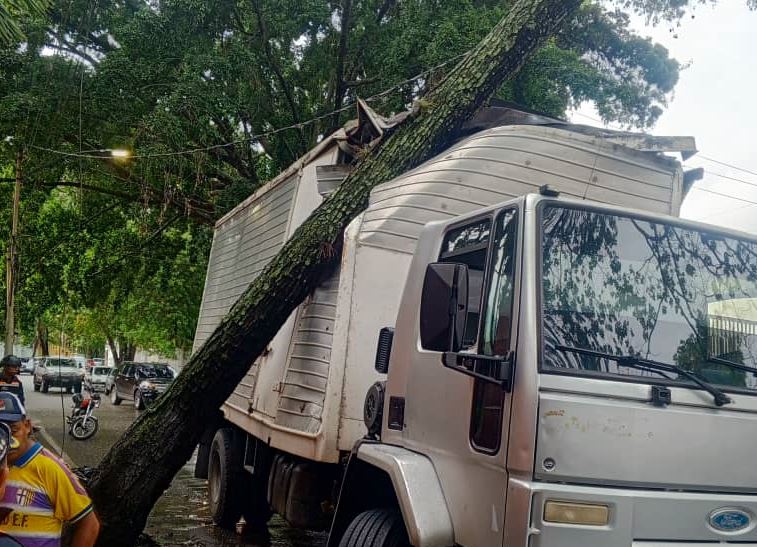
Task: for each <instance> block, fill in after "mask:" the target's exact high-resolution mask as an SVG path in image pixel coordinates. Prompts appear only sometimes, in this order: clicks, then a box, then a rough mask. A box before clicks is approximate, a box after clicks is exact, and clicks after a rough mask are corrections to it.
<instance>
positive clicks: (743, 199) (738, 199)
mask: <svg viewBox="0 0 757 547" xmlns="http://www.w3.org/2000/svg"><path fill="white" fill-rule="evenodd" d="M692 190H699V191H700V192H707V193H708V194H714V195H716V196H722V197H724V198H728V199H733V200H736V201H742V202H744V203H748V204H750V205H757V201H752V200H751V199H745V198H740V197H738V196H734V195H732V194H726V193H724V192H718V191H717V190H712V189H710V188H702V187H701V186H694V187H693V188H692Z"/></svg>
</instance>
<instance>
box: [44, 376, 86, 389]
mask: <svg viewBox="0 0 757 547" xmlns="http://www.w3.org/2000/svg"><path fill="white" fill-rule="evenodd" d="M42 381H43V382H47V385H48V386H51V387H73V386H77V385H81V384H82V383H84V380H83V379H82V378H81V377H80V376H45V377H44V378H43V379H42Z"/></svg>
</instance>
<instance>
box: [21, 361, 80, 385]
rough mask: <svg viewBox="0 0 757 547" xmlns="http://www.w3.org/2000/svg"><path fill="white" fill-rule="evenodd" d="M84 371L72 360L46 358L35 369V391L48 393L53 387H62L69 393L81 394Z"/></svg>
mask: <svg viewBox="0 0 757 547" xmlns="http://www.w3.org/2000/svg"><path fill="white" fill-rule="evenodd" d="M83 381H84V371H83V370H82V369H80V368H79V366H78V365H77V363H76V362H75V361H73V360H72V359H57V358H52V357H46V358H45V359H43V360H42V361H40V362H39V363H37V366H36V367H35V369H34V380H33V383H34V391H40V390H42V393H47V392H48V390H49V389H50V388H51V387H60V388H64V389H66V390H68V392H69V393H73V392H76V393H81V388H82V383H83Z"/></svg>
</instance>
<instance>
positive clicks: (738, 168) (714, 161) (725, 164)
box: [696, 154, 757, 177]
mask: <svg viewBox="0 0 757 547" xmlns="http://www.w3.org/2000/svg"><path fill="white" fill-rule="evenodd" d="M696 157H697V158H702V159H703V160H707V161H711V162H712V163H717V164H718V165H722V166H724V167H730V168H731V169H735V170H736V171H743V172H744V173H749V174H750V175H754V176H756V177H757V171H750V170H749V169H744V168H743V167H738V166H736V165H733V164H730V163H727V162H724V161H720V160H716V159H715V158H710V157H708V156H705V155H704V154H697V156H696Z"/></svg>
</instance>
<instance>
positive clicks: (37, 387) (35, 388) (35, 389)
mask: <svg viewBox="0 0 757 547" xmlns="http://www.w3.org/2000/svg"><path fill="white" fill-rule="evenodd" d="M33 385H34V391H39V384H38V383H37V382H34V383H33Z"/></svg>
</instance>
